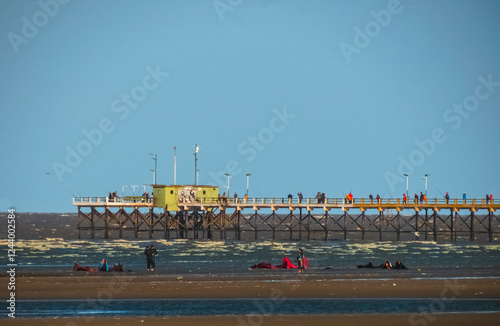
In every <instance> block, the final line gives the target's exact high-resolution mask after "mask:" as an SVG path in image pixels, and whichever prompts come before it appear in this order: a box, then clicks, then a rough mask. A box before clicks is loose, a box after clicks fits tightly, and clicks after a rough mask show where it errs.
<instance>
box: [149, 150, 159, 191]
mask: <svg viewBox="0 0 500 326" xmlns="http://www.w3.org/2000/svg"><path fill="white" fill-rule="evenodd" d="M149 155H151V158H152V159H153V160H154V161H155V169H154V170H149V171H151V172H153V184H154V185H155V184H156V171H157V162H158V157H157V155H156V154H153V153H149Z"/></svg>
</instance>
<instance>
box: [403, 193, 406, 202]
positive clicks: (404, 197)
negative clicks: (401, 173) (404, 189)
mask: <svg viewBox="0 0 500 326" xmlns="http://www.w3.org/2000/svg"><path fill="white" fill-rule="evenodd" d="M403 204H406V194H403Z"/></svg>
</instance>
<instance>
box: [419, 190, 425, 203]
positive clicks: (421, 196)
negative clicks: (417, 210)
mask: <svg viewBox="0 0 500 326" xmlns="http://www.w3.org/2000/svg"><path fill="white" fill-rule="evenodd" d="M423 203H424V194H423V193H422V192H420V204H423Z"/></svg>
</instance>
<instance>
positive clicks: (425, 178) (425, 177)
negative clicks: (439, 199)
mask: <svg viewBox="0 0 500 326" xmlns="http://www.w3.org/2000/svg"><path fill="white" fill-rule="evenodd" d="M428 176H430V174H426V175H424V177H423V179H424V180H425V196H426V197H427V177H428Z"/></svg>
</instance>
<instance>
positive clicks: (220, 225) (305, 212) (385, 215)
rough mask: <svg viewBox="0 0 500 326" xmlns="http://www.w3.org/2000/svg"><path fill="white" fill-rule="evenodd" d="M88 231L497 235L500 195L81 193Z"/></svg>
mask: <svg viewBox="0 0 500 326" xmlns="http://www.w3.org/2000/svg"><path fill="white" fill-rule="evenodd" d="M73 204H74V205H75V206H77V207H78V235H79V237H90V238H96V237H98V238H105V239H108V238H154V237H155V238H158V237H161V238H165V239H217V240H219V239H222V240H225V239H236V240H240V239H246V240H313V239H322V240H353V239H355V240H374V241H386V240H396V241H400V240H405V241H410V240H421V241H457V239H458V240H461V241H462V240H468V241H476V240H481V241H490V242H493V241H499V239H498V238H499V236H500V216H496V215H495V212H496V210H497V209H499V208H500V201H498V200H497V201H492V202H488V203H486V201H485V199H468V200H466V201H464V200H461V199H460V200H459V199H450V200H449V201H448V202H446V200H445V199H437V198H434V199H429V200H428V201H427V202H422V203H420V202H416V201H413V200H411V201H409V202H408V203H403V202H402V200H400V199H399V198H398V199H393V198H383V199H380V201H378V202H377V201H376V200H375V199H373V200H370V199H364V198H354V199H353V200H352V201H351V202H348V201H346V199H343V198H326V199H325V201H324V203H318V201H317V200H316V199H313V198H304V199H302V200H301V201H300V202H299V200H298V199H297V198H295V199H285V198H249V199H248V200H245V199H233V198H204V199H201V200H192V201H185V202H180V203H178V204H177V205H178V207H177V210H176V211H169V210H168V208H167V207H165V208H163V209H161V208H160V209H159V208H157V207H155V203H154V200H153V199H152V198H149V199H147V200H146V199H145V198H142V197H124V198H115V199H107V198H106V197H75V198H73Z"/></svg>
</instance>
